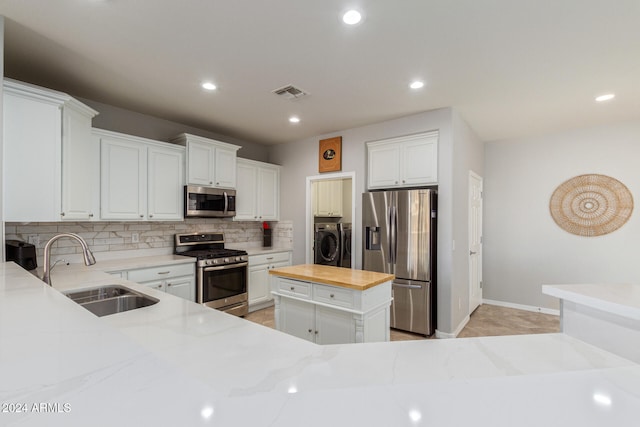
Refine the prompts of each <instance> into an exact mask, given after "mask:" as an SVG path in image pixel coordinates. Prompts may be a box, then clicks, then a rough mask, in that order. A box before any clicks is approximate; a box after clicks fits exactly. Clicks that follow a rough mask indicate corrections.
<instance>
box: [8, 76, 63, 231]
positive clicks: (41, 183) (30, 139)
mask: <svg viewBox="0 0 640 427" xmlns="http://www.w3.org/2000/svg"><path fill="white" fill-rule="evenodd" d="M61 121H62V117H61V113H60V104H59V103H54V102H46V101H44V100H37V99H32V98H30V97H27V96H22V94H19V93H10V92H9V91H8V90H7V88H6V87H5V93H4V124H3V132H4V154H3V156H4V161H3V176H4V177H5V181H7V182H8V181H9V180H10V181H11V182H10V184H11V185H5V186H4V220H5V221H16V222H17V221H24V222H47V221H58V220H59V219H60V211H59V209H60V171H61V166H62V165H61V160H60V159H61V157H60V156H61V154H60V151H61V141H62V132H61V128H62V127H61V126H62V125H61Z"/></svg>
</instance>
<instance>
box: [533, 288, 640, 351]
mask: <svg viewBox="0 0 640 427" xmlns="http://www.w3.org/2000/svg"><path fill="white" fill-rule="evenodd" d="M542 293H543V294H546V295H551V296H554V297H557V298H560V299H563V300H566V301H572V302H575V303H577V304H582V305H585V306H588V307H591V308H596V309H599V310H602V311H606V312H608V313H612V314H617V315H619V316H622V317H627V318H630V319H634V320H640V285H632V284H611V283H608V284H575V285H542ZM639 345H640V343H639Z"/></svg>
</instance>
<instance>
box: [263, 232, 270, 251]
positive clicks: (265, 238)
mask: <svg viewBox="0 0 640 427" xmlns="http://www.w3.org/2000/svg"><path fill="white" fill-rule="evenodd" d="M262 232H263V234H262V246H263V247H265V248H270V247H271V229H270V228H269V229H266V230H262Z"/></svg>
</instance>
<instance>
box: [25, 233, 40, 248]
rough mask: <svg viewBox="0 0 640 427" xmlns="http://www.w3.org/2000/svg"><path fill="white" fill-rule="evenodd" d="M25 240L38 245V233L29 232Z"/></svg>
mask: <svg viewBox="0 0 640 427" xmlns="http://www.w3.org/2000/svg"><path fill="white" fill-rule="evenodd" d="M27 242H29V243H31V244H32V245H36V246H40V236H39V235H38V234H29V235H28V236H27Z"/></svg>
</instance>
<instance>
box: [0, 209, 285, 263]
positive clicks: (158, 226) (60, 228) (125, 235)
mask: <svg viewBox="0 0 640 427" xmlns="http://www.w3.org/2000/svg"><path fill="white" fill-rule="evenodd" d="M269 224H270V226H271V227H272V229H273V231H272V239H273V246H276V247H290V246H291V245H292V241H293V223H292V222H291V221H279V222H272V223H269ZM196 232H218V233H224V238H225V244H226V246H227V247H229V248H234V247H242V248H251V247H261V246H262V223H261V222H253V221H230V220H228V219H209V218H207V219H205V218H189V219H186V220H184V221H181V222H175V221H172V222H40V223H15V222H14V223H12V222H8V223H6V224H5V239H6V240H11V239H15V240H22V241H24V242H29V241H30V240H31V241H32V242H33V243H35V244H36V247H37V255H38V265H42V255H43V252H44V246H45V244H46V243H47V241H48V240H49V239H50V238H51V237H53V236H54V235H56V234H58V233H76V234H78V235H80V236H81V237H82V238H83V239H84V240H85V241H86V242H87V244H88V245H89V248H90V249H91V251H92V252H93V253H94V254H95V255H96V258H98V259H99V258H100V255H101V253H102V255H103V256H104V255H106V254H105V253H106V252H109V253H114V252H118V253H119V255H120V256H119V257H126V256H144V255H147V254H160V253H166V254H170V253H172V252H173V245H174V235H175V234H176V233H196ZM136 235H137V236H136ZM135 237H137V240H138V241H137V242H134V241H135V240H136V239H135ZM128 251H132V252H131V253H130V254H129V253H128ZM133 251H137V254H134V253H133ZM81 253H82V251H81V249H80V246H79V245H78V243H77V242H75V241H74V240H71V239H60V240H58V241H56V242H55V243H54V244H53V246H52V248H51V255H52V257H53V258H55V259H60V258H65V256H67V257H68V258H69V260H70V262H78V261H77V260H81V257H80V254H81ZM80 262H81V261H80Z"/></svg>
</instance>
